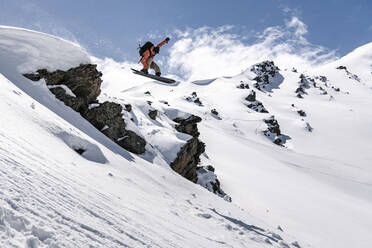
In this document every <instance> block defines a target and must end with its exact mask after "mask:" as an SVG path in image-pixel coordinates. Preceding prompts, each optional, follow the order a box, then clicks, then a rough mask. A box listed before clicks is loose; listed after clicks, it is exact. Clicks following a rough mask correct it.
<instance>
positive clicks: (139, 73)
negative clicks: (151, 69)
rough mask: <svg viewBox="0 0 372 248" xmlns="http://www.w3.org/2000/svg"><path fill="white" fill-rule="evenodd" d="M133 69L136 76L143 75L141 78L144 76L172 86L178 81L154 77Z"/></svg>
mask: <svg viewBox="0 0 372 248" xmlns="http://www.w3.org/2000/svg"><path fill="white" fill-rule="evenodd" d="M131 69H132V71H133V73H134V74H137V75H141V76H144V77H148V78H151V79H155V80H157V81H160V82H163V83H167V84H172V83H175V82H176V80H174V79H171V78H165V77H159V76H156V75H152V74H145V73H143V72H141V71H139V70H136V69H133V68H131Z"/></svg>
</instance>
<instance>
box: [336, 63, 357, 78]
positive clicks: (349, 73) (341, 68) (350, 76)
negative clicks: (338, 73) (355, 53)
mask: <svg viewBox="0 0 372 248" xmlns="http://www.w3.org/2000/svg"><path fill="white" fill-rule="evenodd" d="M336 69H338V70H344V71H345V72H346V74H347V75H348V76H349V78H350V79H353V80H355V81H357V82H360V78H359V77H358V76H357V75H355V74H353V73H351V72H350V71H349V70H348V69H347V68H346V66H343V65H340V66H339V67H337V68H336Z"/></svg>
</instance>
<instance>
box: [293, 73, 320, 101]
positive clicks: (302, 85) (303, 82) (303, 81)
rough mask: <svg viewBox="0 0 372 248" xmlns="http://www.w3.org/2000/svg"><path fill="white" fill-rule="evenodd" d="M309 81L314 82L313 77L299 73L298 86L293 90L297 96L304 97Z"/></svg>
mask: <svg viewBox="0 0 372 248" xmlns="http://www.w3.org/2000/svg"><path fill="white" fill-rule="evenodd" d="M310 81H311V82H313V83H315V81H314V79H311V78H308V77H306V76H305V75H304V74H301V75H300V82H299V87H298V88H297V89H296V91H295V93H297V97H298V98H304V95H306V94H307V93H306V89H308V88H310Z"/></svg>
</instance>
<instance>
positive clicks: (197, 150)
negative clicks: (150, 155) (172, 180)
mask: <svg viewBox="0 0 372 248" xmlns="http://www.w3.org/2000/svg"><path fill="white" fill-rule="evenodd" d="M204 151H205V144H204V143H203V142H201V141H199V139H198V138H196V137H194V138H192V139H190V140H188V141H187V143H186V145H184V146H183V147H182V148H181V150H180V151H179V152H178V154H177V158H176V159H175V160H174V161H173V162H172V163H171V164H170V166H171V168H172V169H173V170H174V171H175V172H177V173H178V174H180V175H181V176H183V177H185V178H187V179H188V180H190V181H192V182H194V183H196V182H197V181H198V177H197V174H196V168H197V165H198V163H199V162H200V158H199V157H200V155H201V154H202V153H203V152H204Z"/></svg>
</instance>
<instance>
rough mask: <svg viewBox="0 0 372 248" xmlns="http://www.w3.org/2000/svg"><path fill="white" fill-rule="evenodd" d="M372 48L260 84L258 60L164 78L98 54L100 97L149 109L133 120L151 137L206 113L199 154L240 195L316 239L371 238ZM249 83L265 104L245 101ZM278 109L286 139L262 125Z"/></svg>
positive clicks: (353, 242)
mask: <svg viewBox="0 0 372 248" xmlns="http://www.w3.org/2000/svg"><path fill="white" fill-rule="evenodd" d="M371 56H372V44H371V43H370V44H367V45H366V46H364V47H362V48H359V49H357V50H355V51H354V52H353V53H351V54H350V55H348V56H346V57H344V58H342V59H340V60H339V61H335V62H333V63H331V64H328V65H324V66H322V67H319V68H314V70H312V71H301V68H296V69H295V68H280V70H276V69H275V70H274V71H276V72H275V73H276V74H275V75H276V76H275V77H274V78H271V77H270V76H269V79H270V80H269V84H268V85H267V86H266V88H262V89H261V90H258V89H257V87H255V85H256V83H257V80H255V78H256V77H257V76H258V75H257V73H254V71H252V69H253V68H248V69H247V71H246V72H244V73H242V74H241V75H237V76H234V77H225V78H218V79H210V80H200V81H196V82H180V83H178V84H175V85H165V84H162V83H158V82H154V81H150V80H147V79H142V78H135V77H133V75H130V70H129V67H130V66H133V65H128V64H122V65H120V64H118V63H115V62H114V61H110V60H105V61H100V60H96V63H98V64H99V66H100V69H101V70H102V71H103V73H104V76H103V79H104V82H103V89H104V90H103V94H102V95H101V99H102V101H103V100H106V99H107V96H111V98H110V99H113V98H112V97H114V99H116V101H117V102H119V103H122V104H125V103H131V104H133V109H134V110H133V111H134V113H135V115H139V116H143V118H141V121H139V122H136V125H135V129H136V130H140V131H141V130H142V134H143V135H144V136H145V137H146V139H147V140H152V142H153V143H152V144H153V145H155V146H157V142H162V143H166V141H167V140H169V138H168V137H171V136H170V135H164V134H165V133H172V132H173V129H169V128H168V126H169V125H168V126H167V124H166V123H167V122H168V123H169V124H170V125H171V124H172V122H171V121H170V120H171V119H172V118H174V117H175V116H176V115H177V114H179V113H183V114H186V115H187V114H188V115H191V114H194V115H198V116H200V117H202V119H203V120H202V122H201V123H200V124H199V130H200V133H201V136H200V139H201V140H202V141H203V142H205V143H206V153H205V154H204V157H203V159H202V164H203V165H208V164H211V165H213V166H214V167H215V168H216V174H217V176H218V177H219V179H220V180H221V183H222V188H223V189H224V190H225V191H226V192H227V193H228V194H230V195H231V196H232V199H233V202H234V203H236V204H238V205H239V206H241V207H244V208H245V209H249V211H252V212H253V213H254V215H257V216H261V217H263V218H265V219H266V220H267V221H269V222H271V223H280V225H281V226H282V227H283V229H284V230H288V231H289V232H290V233H295V234H296V236H297V237H301V239H302V240H305V241H306V242H307V243H310V244H314V245H315V246H316V247H369V246H370V245H371V241H372V239H371V236H370V235H369V230H371V228H372V205H371V204H372V198H371V195H372V194H371V193H372V188H371V186H372V168H371V161H372V155H371V153H370V150H371V148H372V147H371V145H370V141H371V139H372V132H371V131H370V127H371V123H372V115H371V111H370V106H371V104H372V101H371V99H372V98H371V94H372V91H371V83H372V78H371V72H372V67H371V64H372V59H371ZM258 62H259V61H258ZM263 64H264V63H263ZM261 65H262V64H261ZM340 66H345V67H346V69H343V67H341V68H340ZM337 68H339V69H337ZM256 72H257V70H256ZM356 75H357V77H356ZM248 87H249V89H247V88H248ZM299 88H301V89H299ZM251 90H254V91H255V93H256V100H257V101H256V102H255V103H257V102H258V101H259V102H261V103H262V104H263V106H264V107H265V108H266V109H267V111H268V112H269V113H259V112H256V111H254V110H253V109H252V108H248V107H247V106H248V105H250V103H252V102H251V101H249V100H247V96H249V95H251V94H252V91H251ZM145 92H147V94H145ZM193 92H195V94H193ZM298 95H299V96H298ZM197 99H199V100H200V102H201V104H200V102H198V101H197V102H196V103H195V100H197ZM147 101H151V102H152V104H151V107H149V106H148V104H146V102H147ZM164 103H166V104H164ZM148 108H154V109H157V110H158V111H159V115H160V118H159V119H158V122H157V123H152V122H151V121H149V120H148V118H145V117H146V111H147V110H148ZM213 109H215V110H216V111H217V112H218V115H216V114H213V113H212V112H211V111H212V110H213ZM144 110H145V111H144ZM175 112H176V113H177V114H176V115H173V113H175ZM272 115H274V116H275V119H276V120H277V122H278V123H279V125H280V130H281V133H282V135H281V136H280V138H282V139H283V140H285V141H286V142H285V143H284V144H283V146H284V147H281V146H277V145H275V144H273V143H272V140H270V139H268V137H266V136H265V135H264V132H265V131H266V130H267V129H268V124H267V123H265V122H264V121H263V120H264V119H268V118H270V116H272ZM164 121H165V123H164ZM159 122H160V123H159ZM151 125H155V129H156V130H157V129H159V130H161V132H160V135H161V136H162V139H161V140H160V139H158V140H155V139H153V137H154V136H156V134H157V133H158V132H153V133H151V132H149V131H148V129H149V128H150V129H151V128H154V126H152V127H150V126H151ZM271 136H272V135H271ZM278 137H279V136H278ZM271 138H272V139H273V138H275V137H271ZM159 150H160V152H162V149H159Z"/></svg>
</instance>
